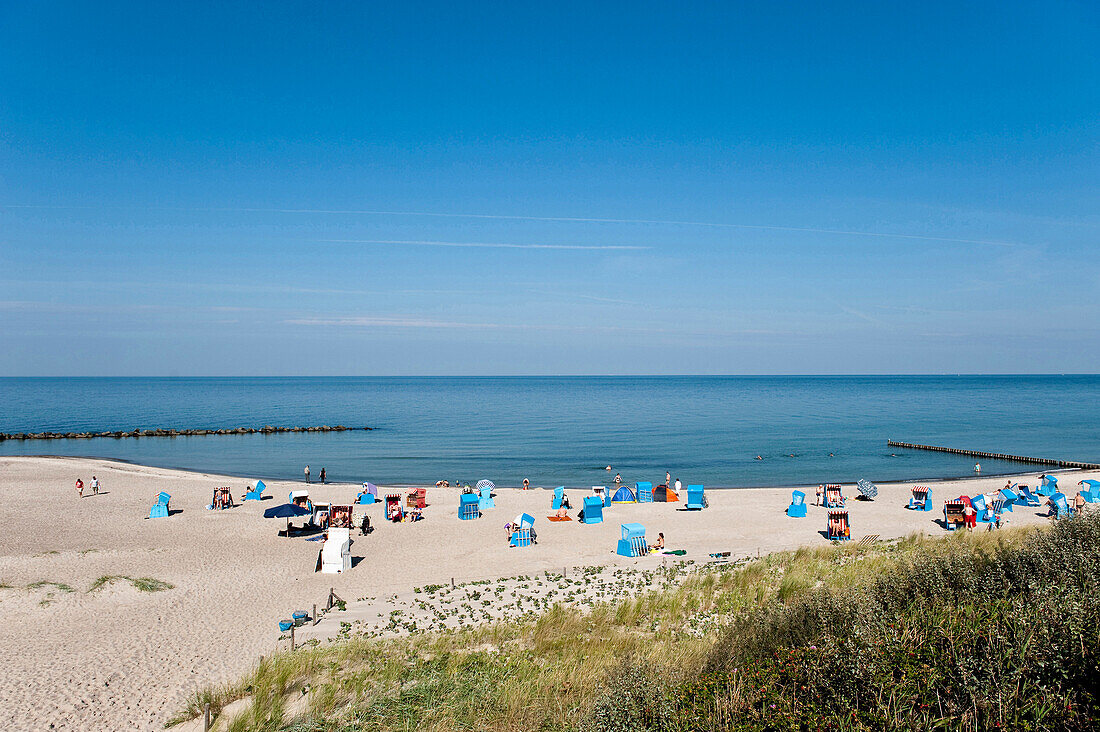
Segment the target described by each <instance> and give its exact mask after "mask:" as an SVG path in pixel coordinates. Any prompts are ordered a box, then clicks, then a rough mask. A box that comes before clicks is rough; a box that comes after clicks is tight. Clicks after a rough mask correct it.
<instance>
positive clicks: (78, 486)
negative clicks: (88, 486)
mask: <svg viewBox="0 0 1100 732" xmlns="http://www.w3.org/2000/svg"><path fill="white" fill-rule="evenodd" d="M76 492H77V495H79V496H80V497H81V498H83V497H84V481H83V480H81V479H80V478H77V479H76Z"/></svg>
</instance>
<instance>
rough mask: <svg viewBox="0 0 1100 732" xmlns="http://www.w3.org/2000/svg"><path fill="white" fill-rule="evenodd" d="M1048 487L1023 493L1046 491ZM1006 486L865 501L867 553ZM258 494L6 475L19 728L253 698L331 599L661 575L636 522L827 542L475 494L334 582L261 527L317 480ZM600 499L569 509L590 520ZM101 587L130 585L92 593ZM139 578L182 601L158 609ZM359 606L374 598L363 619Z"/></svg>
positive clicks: (2, 630)
mask: <svg viewBox="0 0 1100 732" xmlns="http://www.w3.org/2000/svg"><path fill="white" fill-rule="evenodd" d="M93 474H94V475H96V476H97V477H98V478H99V480H100V482H101V484H102V486H103V488H102V492H101V494H100V495H98V496H92V495H90V491H89V490H85V497H84V498H79V497H78V496H77V493H76V490H75V488H74V487H73V486H74V481H75V480H76V478H77V477H81V478H83V479H84V481H85V483H86V484H87V483H90V481H91V477H92V475H93ZM1036 475H1038V471H1037V472H1035V473H1032V474H1029V476H1030V480H1027V479H1021V482H1029V483H1030V484H1031V485H1033V486H1034V485H1035V483H1036V482H1037V481H1036V480H1035V479H1034V476H1036ZM1098 475H1100V474H1098V473H1088V472H1077V471H1075V472H1067V473H1064V476H1065V477H1063V478H1062V484H1063V491H1064V492H1065V493H1066V494H1067V495H1070V496H1072V495H1073V494H1075V493H1076V490H1077V482H1078V481H1079V480H1081V479H1083V478H1096V477H1097V476H1098ZM657 477H658V476H654V478H657ZM1014 480H1015V479H1014ZM1005 482H1006V479H1005V478H1004V477H989V478H975V479H971V480H966V481H951V482H946V483H929V484H927V485H930V486H931V487H932V489H933V495H934V501H935V505H936V508H935V509H933V510H932V511H930V512H914V511H908V510H906V509H905V508H904V505H905V503H906V501H907V500H908V498H909V494H910V488H911V486H910V485H905V484H882V485H880V486H879V489H880V493H879V498H878V499H877V500H876V501H874V502H863V501H849V503H848V508H849V511H850V515H851V525H852V538H853V540H856V541H858V540H859V539H860V538H862V537H864V536H866V535H869V534H878V535H879V536H881V537H882V538H883V539H889V538H894V537H898V536H903V535H907V534H909V533H911V532H926V533H929V534H942V533H944V531H943V529H942V527H941V526H940V525H939V524H938V523H937V519H939V518H941V517H942V510H940V507H942V501H943V499H944V498H945V497H954V496H958V495H960V494H964V493H965V494H967V495H974V494H977V493H980V492H989V491H993V490H996V489H999V488H1001V487H1002V486H1004V484H1005ZM247 484H248V481H244V480H241V479H240V478H228V477H220V476H217V475H209V474H202V473H188V472H183V471H175V470H167V469H160V468H152V467H144V466H140V465H131V464H126V463H118V462H111V461H107V460H92V459H77V458H34V457H5V458H0V517H2V519H3V524H4V526H5V530H4V533H3V535H2V536H0V587H2V589H0V609H2V611H3V617H4V621H5V622H4V623H3V624H2V626H0V648H2V649H3V651H0V709H3V712H2V713H0V721H2V722H3V726H4V728H5V729H12V730H40V729H72V730H93V729H95V730H99V729H102V730H108V729H139V730H148V729H157V728H162V727H163V726H164V724H165V722H166V721H167V720H168V719H169V718H170V717H171V716H172V715H173V714H174V713H175V712H177V711H178V710H179V709H180V708H181V706H182V705H183V703H184V701H185V699H186V698H187V697H188V696H189V695H190V694H191V693H192V692H194V691H195V690H197V689H199V688H201V687H204V686H208V685H211V684H217V683H220V682H227V681H231V680H233V679H236V678H237V677H239V676H240V675H242V674H243V673H244V672H246V671H247V670H248V669H249V668H250V667H251V666H252V665H253V664H254V663H255V662H256V660H257V659H258V658H259V656H260V655H263V654H269V653H271V652H272V651H274V650H275V649H276V648H279V647H285V643H286V642H285V640H284V641H280V640H279V636H280V632H279V629H278V626H277V622H278V621H279V620H280V619H281V618H285V617H288V616H289V614H290V613H291V612H292V611H293V610H297V609H305V610H310V609H311V608H312V605H313V604H314V603H323V601H324V599H325V598H326V596H327V595H328V591H329V588H330V587H331V588H334V589H335V591H336V593H337V594H338V595H340V596H341V597H342V598H344V599H345V600H347V602H348V610H347V616H348V617H354V616H356V613H358V614H359V616H363V615H364V614H365V613H366V610H370V611H371V612H374V610H376V609H377V605H378V602H379V600H378V598H385V597H388V596H391V595H394V594H397V595H404V594H406V593H408V592H410V591H411V589H412V588H414V587H419V586H422V585H427V584H449V583H450V581H451V578H455V580H456V581H457V582H460V583H461V582H463V581H471V580H476V579H489V578H498V577H508V576H513V575H516V574H524V573H526V574H531V573H538V572H546V571H551V572H560V571H561V569H562V568H563V567H582V566H593V565H628V566H645V565H646V563H647V562H648V563H654V562H660V561H661V559H660V558H658V557H656V556H650V557H645V558H641V559H626V558H623V557H618V556H616V555H615V554H614V553H613V550H614V548H615V541H616V539H617V538H618V535H619V524H620V523H623V522H639V523H642V524H644V525H645V526H646V527H647V531H648V535H649V536H650V537H651V538H653V537H655V536H656V534H657V532H658V531H661V532H664V534H665V537H666V541H667V546H668V548H670V549H683V550H685V551H686V552H687V554H686V556H685V557H684V558H685V559H692V560H695V561H697V562H698V561H705V560H706V559H707V555H708V554H709V553H711V552H725V551H728V552H731V553H732V554H733V556H734V557H737V556H748V555H755V554H756V553H757V552H759V553H762V554H763V553H767V552H771V551H775V550H781V549H790V548H794V547H797V546H802V545H818V546H820V545H824V544H825V543H826V539H825V538H824V536H823V534H822V532H823V530H824V528H825V509H823V508H819V507H816V506H812V505H811V506H810V508H809V515H808V517H807V518H806V519H802V520H798V519H790V518H788V517H787V516H786V515H785V514H784V509H785V508H786V506H787V505H788V503H789V502H790V495H791V491H790V489H786V488H784V489H752V490H744V491H734V490H731V491H711V492H709V493H708V497H709V500H710V508H708V509H707V510H705V511H702V512H688V511H683V510H680V509H681V508H682V506H683V504H682V503H672V504H665V503H654V504H645V505H623V506H618V505H617V506H613V507H611V508H608V509H606V512H605V522H604V523H603V524H600V525H594V526H593V525H582V524H580V523H578V522H577V521H575V520H574V521H571V522H562V523H550V522H548V521H546V516H547V515H548V514H549V513H550V511H549V504H550V496H551V493H550V492H549V491H542V490H531V491H527V492H524V491H520V490H518V489H508V488H501V489H498V491H497V497H496V508H495V509H492V510H490V511H487V512H486V515H485V516H484V517H483V518H481V519H480V520H477V521H459V520H458V519H457V504H458V490H457V489H455V488H449V489H446V488H434V487H430V488H429V489H428V503H429V507H428V508H427V509H426V510H425V516H426V519H425V520H424V521H420V522H416V523H405V524H388V523H386V522H385V521H383V520H382V508H381V507H380V506H379V505H377V504H376V505H375V506H374V507H373V508H372V509H370V511H371V513H370V515H371V517H372V523H373V524H374V525H375V526H376V527H377V528H376V530H375V531H374V532H373V533H372V534H371V535H369V536H358V532H355V535H353V539H354V541H353V544H352V549H351V553H352V556H353V561H354V562H355V566H354V567H353V569H352V570H351V571H349V572H346V573H344V574H342V575H322V574H320V573H315V572H314V571H313V569H314V563H315V560H316V556H317V550H318V548H319V542H309V541H306V540H305V539H304V538H301V537H292V538H287V537H285V536H281V535H279V532H280V530H281V529H282V528H283V527H284V526H285V521H283V520H278V519H271V520H265V519H263V518H262V513H263V510H264V509H265V508H270V507H272V506H275V505H278V504H280V503H283V502H284V501H285V500H286V497H287V493H288V491H289V490H291V489H292V488H302V487H304V486H303V484H302V483H301V482H300V481H299V482H295V483H289V482H279V481H267V484H268V491H267V494H266V495H269V496H271V497H272V498H271V500H267V501H263V502H255V501H249V502H246V503H244V504H241V505H238V506H237V507H235V508H232V509H229V510H224V511H208V510H206V508H205V507H206V505H207V504H208V503H209V502H210V499H211V494H212V491H213V489H214V488H216V487H219V486H230V487H231V488H232V490H233V495H234V498H235V499H236V500H238V501H240V499H241V498H242V497H243V495H244V489H245V486H246V485H247ZM309 488H310V492H311V495H312V497H313V498H314V499H315V500H332V501H334V502H337V503H350V502H351V501H352V500H353V498H354V496H355V494H356V492H357V490H358V486H355V485H349V484H335V485H333V484H330V485H327V486H321V485H316V484H314V485H312V486H310V487H309ZM160 491H166V492H168V493H170V494H171V495H172V503H171V508H172V512H173V514H172V515H171V516H170V517H169V518H167V519H155V520H148V519H147V518H146V516H147V515H148V512H149V507H150V505H151V503H152V502H153V498H154V496H155V495H156V494H157V493H158V492H160ZM383 492H384V491H383ZM587 492H588V491H586V490H583V489H580V488H577V489H572V490H570V491H569V495H570V496H571V497H572V499H573V505H574V506H575V507H576V506H579V504H580V498H581V496H582V495H584V494H586V493H587ZM845 494H846V495H848V496H852V495H855V489H854V486H845ZM809 500H810V501H811V502H812V501H813V491H812V490H811V491H809ZM521 512H528V513H531V514H532V515H534V516H535V517H536V528H537V530H538V543H537V544H536V545H535V546H532V547H529V548H524V549H509V548H508V546H507V544H506V541H505V532H504V528H503V527H504V524H505V523H507V522H508V521H510V520H511V519H512V518H513V517H514V516H515V515H516V514H518V513H521ZM571 513H572V514H573V515H574V516H575V515H576V511H575V510H574V511H572V512H571ZM1008 516H1009V518H1010V521H1011V523H1012V525H1030V524H1034V525H1042V524H1044V523H1046V522H1047V521H1048V519H1047V518H1045V509H1035V508H1024V507H1019V506H1017V507H1016V509H1015V511H1014V512H1013V513H1011V514H1008ZM103 577H116V578H122V579H113V580H110V581H107V582H104V583H101V584H100V586H99V587H96V588H94V589H93V586H94V585H95V584H96V583H97V580H99V579H100V578H103ZM124 578H134V579H137V578H152V579H154V580H159V581H162V582H167V583H170V584H171V585H173V587H172V588H171V589H168V590H164V591H158V592H143V591H141V590H139V589H137V588H136V587H134V586H133V585H132V584H131V583H130V582H129V581H128V580H127V579H124ZM360 598H373V599H369V600H366V601H364V602H358V603H357V602H356V601H357V600H360ZM371 603H374V604H373V605H372V604H371ZM338 619H339V618H338V615H337V614H334V615H333V616H330V618H329V619H328V620H326V621H325V622H322V623H321V625H319V626H318V627H317V628H316V629H311V632H312V633H314V634H321V635H331V633H332V626H333V624H334V623H335V622H337V621H338Z"/></svg>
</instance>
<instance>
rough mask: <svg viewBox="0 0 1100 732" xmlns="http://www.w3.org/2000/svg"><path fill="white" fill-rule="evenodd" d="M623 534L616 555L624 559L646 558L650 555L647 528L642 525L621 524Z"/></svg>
mask: <svg viewBox="0 0 1100 732" xmlns="http://www.w3.org/2000/svg"><path fill="white" fill-rule="evenodd" d="M619 529H620V531H621V532H622V534H621V538H620V539H619V545H618V547H617V548H616V549H615V553H616V554H618V555H620V556H623V557H644V556H645V555H646V554H649V547H648V546H646V543H645V526H642V525H641V524H620V525H619Z"/></svg>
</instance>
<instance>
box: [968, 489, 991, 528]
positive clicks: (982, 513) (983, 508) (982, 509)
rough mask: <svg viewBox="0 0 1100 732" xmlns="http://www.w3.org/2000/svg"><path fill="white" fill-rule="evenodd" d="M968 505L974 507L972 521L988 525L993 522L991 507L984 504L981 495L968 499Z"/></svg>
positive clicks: (983, 497)
mask: <svg viewBox="0 0 1100 732" xmlns="http://www.w3.org/2000/svg"><path fill="white" fill-rule="evenodd" d="M970 505H971V506H973V507H974V520H975V521H981V522H982V523H983V524H988V523H989V522H990V521H992V520H993V507H992V506H990V505H988V504H987V503H986V502H985V496H983V495H982V494H981V493H979V494H978V495H976V496H974V497H973V498H971V499H970Z"/></svg>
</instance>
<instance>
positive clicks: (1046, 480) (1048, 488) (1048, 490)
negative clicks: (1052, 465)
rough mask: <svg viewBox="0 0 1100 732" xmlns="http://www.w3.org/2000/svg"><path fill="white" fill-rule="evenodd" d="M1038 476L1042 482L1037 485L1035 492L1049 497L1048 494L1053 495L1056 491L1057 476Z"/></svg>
mask: <svg viewBox="0 0 1100 732" xmlns="http://www.w3.org/2000/svg"><path fill="white" fill-rule="evenodd" d="M1039 477H1040V478H1041V479H1042V481H1043V484H1042V485H1040V486H1039V489H1038V490H1037V491H1036V493H1038V494H1039V495H1040V496H1047V497H1048V498H1049V497H1050V496H1053V495H1054V494H1055V493H1057V492H1058V478H1057V477H1055V476H1053V475H1040V476H1039Z"/></svg>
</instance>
